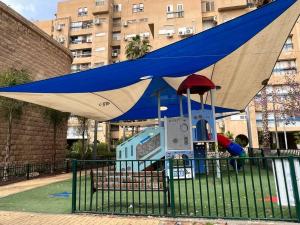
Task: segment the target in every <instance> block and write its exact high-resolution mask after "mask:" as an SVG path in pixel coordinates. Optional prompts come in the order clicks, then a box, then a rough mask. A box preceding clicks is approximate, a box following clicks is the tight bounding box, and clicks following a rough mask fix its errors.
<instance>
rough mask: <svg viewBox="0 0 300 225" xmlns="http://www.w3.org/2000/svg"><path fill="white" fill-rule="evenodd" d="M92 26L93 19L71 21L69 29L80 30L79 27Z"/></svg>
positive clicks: (86, 27)
mask: <svg viewBox="0 0 300 225" xmlns="http://www.w3.org/2000/svg"><path fill="white" fill-rule="evenodd" d="M91 27H93V20H87V21H81V22H73V23H71V30H72V31H76V30H81V29H88V28H91Z"/></svg>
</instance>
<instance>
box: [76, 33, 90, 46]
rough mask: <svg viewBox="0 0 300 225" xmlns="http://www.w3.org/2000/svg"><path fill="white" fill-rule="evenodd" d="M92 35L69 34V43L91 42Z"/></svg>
mask: <svg viewBox="0 0 300 225" xmlns="http://www.w3.org/2000/svg"><path fill="white" fill-rule="evenodd" d="M91 42H92V35H79V36H71V44H82V43H91Z"/></svg>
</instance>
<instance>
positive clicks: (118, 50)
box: [111, 47, 121, 57]
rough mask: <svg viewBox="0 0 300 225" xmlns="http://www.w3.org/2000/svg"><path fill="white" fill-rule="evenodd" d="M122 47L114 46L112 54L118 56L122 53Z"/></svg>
mask: <svg viewBox="0 0 300 225" xmlns="http://www.w3.org/2000/svg"><path fill="white" fill-rule="evenodd" d="M120 52H121V49H120V47H113V49H112V51H111V56H112V57H118V56H119V55H120Z"/></svg>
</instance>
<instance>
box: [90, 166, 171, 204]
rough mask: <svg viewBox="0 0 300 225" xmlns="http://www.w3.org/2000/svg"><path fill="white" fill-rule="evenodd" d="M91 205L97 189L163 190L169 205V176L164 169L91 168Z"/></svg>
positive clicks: (113, 190) (117, 190)
mask: <svg viewBox="0 0 300 225" xmlns="http://www.w3.org/2000/svg"><path fill="white" fill-rule="evenodd" d="M90 177H91V205H92V199H93V194H94V193H95V192H97V191H109V192H120V191H126V192H135V191H139V192H163V193H165V194H166V197H167V204H168V206H170V190H169V177H168V176H166V175H165V172H164V171H141V172H127V173H126V172H115V171H98V172H97V171H95V170H91V172H90Z"/></svg>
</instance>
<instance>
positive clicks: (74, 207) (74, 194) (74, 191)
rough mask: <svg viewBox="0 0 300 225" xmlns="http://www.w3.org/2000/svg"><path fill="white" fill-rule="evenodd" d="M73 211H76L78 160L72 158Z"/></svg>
mask: <svg viewBox="0 0 300 225" xmlns="http://www.w3.org/2000/svg"><path fill="white" fill-rule="evenodd" d="M72 174H73V178H72V213H74V212H76V194H77V190H76V188H77V160H76V159H75V160H72Z"/></svg>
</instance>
